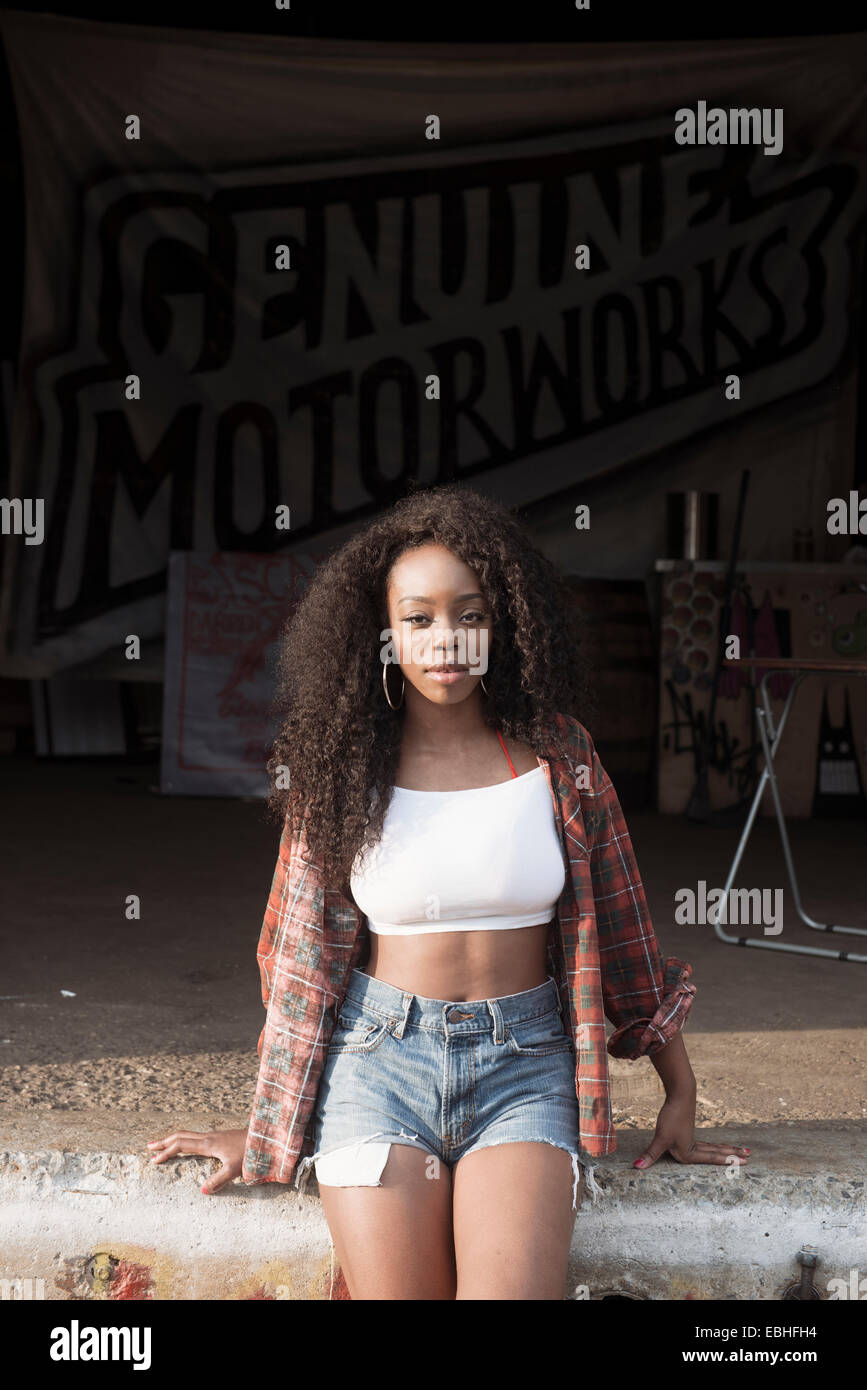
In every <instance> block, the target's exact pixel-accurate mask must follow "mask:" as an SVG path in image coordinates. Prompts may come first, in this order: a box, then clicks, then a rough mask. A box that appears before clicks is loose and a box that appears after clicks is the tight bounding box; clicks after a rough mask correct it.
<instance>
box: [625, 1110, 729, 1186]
mask: <svg viewBox="0 0 867 1390" xmlns="http://www.w3.org/2000/svg"><path fill="white" fill-rule="evenodd" d="M664 1153H669V1154H671V1156H672V1158H673V1159H674V1160H675V1161H676V1162H677V1163H719V1164H723V1163H728V1164H730V1163H731V1162H732V1159H736V1160H737V1164H738V1166H739V1167H741V1166H743V1165H744V1164H745V1163H746V1161H747V1160H746V1157H745V1155H746V1154H748V1153H749V1149H744V1148H742V1147H740V1146H739V1145H737V1144H706V1143H704V1141H703V1140H701V1139H696V1137H695V1095H694V1094H693V1095H686V1096H668V1097H667V1098H666V1101H665V1104H664V1105H663V1107H662V1109H661V1110H660V1112H659V1117H658V1119H657V1121H656V1133H655V1134H654V1136H653V1139H652V1140H651V1142H650V1144H649V1145H648V1147H647V1148H646V1149H645V1151H644V1153H643V1154H642V1155H641V1157H640V1158H638V1159H636V1161H635V1163H634V1164H633V1167H635V1168H642V1169H647V1168H650V1167H651V1165H652V1164H654V1163H655V1162H656V1160H657V1159H658V1158H661V1157H662V1155H663V1154H664Z"/></svg>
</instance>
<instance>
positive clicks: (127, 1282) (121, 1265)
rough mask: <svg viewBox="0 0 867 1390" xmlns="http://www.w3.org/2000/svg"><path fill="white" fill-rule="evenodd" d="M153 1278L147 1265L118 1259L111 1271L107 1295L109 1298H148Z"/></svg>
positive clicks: (150, 1293)
mask: <svg viewBox="0 0 867 1390" xmlns="http://www.w3.org/2000/svg"><path fill="white" fill-rule="evenodd" d="M152 1290H153V1278H152V1275H151V1271H150V1269H149V1268H148V1266H147V1265H137V1264H133V1262H132V1261H131V1260H118V1262H117V1264H116V1265H115V1266H114V1268H113V1269H112V1271H111V1282H110V1284H109V1286H108V1296H109V1298H111V1299H132V1300H137V1299H148V1298H151V1296H152Z"/></svg>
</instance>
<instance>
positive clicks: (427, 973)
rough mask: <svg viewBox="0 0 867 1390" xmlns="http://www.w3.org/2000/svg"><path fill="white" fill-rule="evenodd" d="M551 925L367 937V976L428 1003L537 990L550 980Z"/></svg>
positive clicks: (497, 997) (496, 996) (498, 997)
mask: <svg viewBox="0 0 867 1390" xmlns="http://www.w3.org/2000/svg"><path fill="white" fill-rule="evenodd" d="M549 928H550V923H548V922H543V923H541V924H538V925H535V926H531V927H512V928H510V929H509V930H508V931H457V932H420V933H419V934H418V935H417V936H377V935H376V933H375V932H370V956H369V958H368V960H367V963H366V964H365V965H364V966H363V967H361V968H362V969H363V972H364V974H365V975H370V976H372V978H373V979H374V980H382V981H383V982H384V983H385V984H389V985H394V986H395V988H397V989H405V990H409V991H410V992H411V993H412V994H420V995H423V996H424V997H425V998H426V999H448V1000H450V1001H452V1000H453V1001H454V1002H455V1003H466V1002H467V1001H469V1000H471V999H502V998H503V997H504V996H505V995H507V994H520V993H521V992H522V991H523V990H526V989H535V987H536V986H537V985H542V984H544V983H545V981H546V980H547V978H548V975H549V968H548V957H547V941H548V931H549Z"/></svg>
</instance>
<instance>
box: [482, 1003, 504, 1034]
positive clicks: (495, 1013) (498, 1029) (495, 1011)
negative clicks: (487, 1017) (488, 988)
mask: <svg viewBox="0 0 867 1390" xmlns="http://www.w3.org/2000/svg"><path fill="white" fill-rule="evenodd" d="M485 1002H486V1003H487V1006H488V1008H489V1009H490V1011H491V1018H492V1019H493V1020H494V1042H495V1043H501V1042H505V1041H506V1033H505V1027H504V1024H503V1011H502V1009H501V1008H500V1006H499V1004H498V1003H497V1001H496V999H488V1000H486V1001H485Z"/></svg>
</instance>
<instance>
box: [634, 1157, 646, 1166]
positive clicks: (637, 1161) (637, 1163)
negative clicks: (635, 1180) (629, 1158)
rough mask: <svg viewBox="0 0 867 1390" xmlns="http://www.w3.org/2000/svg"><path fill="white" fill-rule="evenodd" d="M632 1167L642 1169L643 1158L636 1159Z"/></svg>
mask: <svg viewBox="0 0 867 1390" xmlns="http://www.w3.org/2000/svg"><path fill="white" fill-rule="evenodd" d="M632 1166H633V1168H643V1167H644V1159H643V1158H637V1159H636V1160H635V1162H634V1164H633V1165H632Z"/></svg>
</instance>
